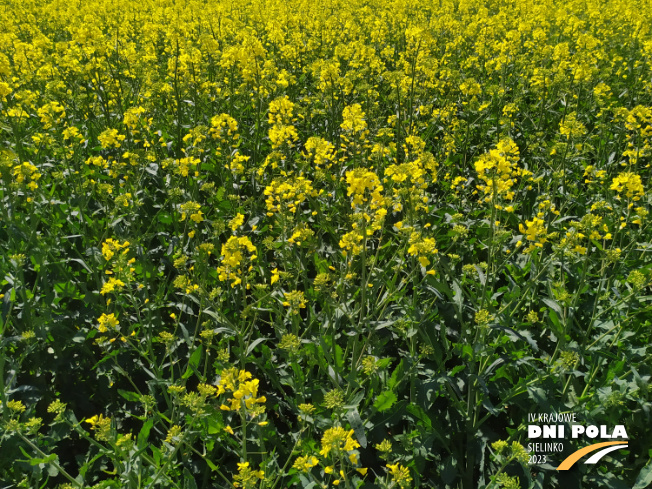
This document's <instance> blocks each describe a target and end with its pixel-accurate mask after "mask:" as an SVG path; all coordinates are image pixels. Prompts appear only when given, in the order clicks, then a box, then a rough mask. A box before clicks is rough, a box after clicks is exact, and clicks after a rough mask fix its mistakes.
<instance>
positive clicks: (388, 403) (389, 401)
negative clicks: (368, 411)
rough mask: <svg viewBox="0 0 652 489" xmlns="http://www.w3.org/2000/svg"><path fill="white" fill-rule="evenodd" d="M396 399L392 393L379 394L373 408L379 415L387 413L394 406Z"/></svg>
mask: <svg viewBox="0 0 652 489" xmlns="http://www.w3.org/2000/svg"><path fill="white" fill-rule="evenodd" d="M396 399H397V398H396V394H394V393H393V392H392V391H385V392H381V393H380V395H379V396H378V398H377V399H376V402H374V408H376V410H377V411H378V412H379V413H382V412H383V411H387V410H388V409H389V408H391V407H392V406H393V405H394V403H395V402H396Z"/></svg>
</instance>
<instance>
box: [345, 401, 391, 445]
mask: <svg viewBox="0 0 652 489" xmlns="http://www.w3.org/2000/svg"><path fill="white" fill-rule="evenodd" d="M381 395H382V394H381ZM394 397H395V398H396V396H394ZM390 407H391V406H390ZM346 419H347V420H348V421H349V424H350V425H351V428H352V429H353V431H354V432H355V437H356V438H357V439H358V443H360V446H361V447H362V448H367V436H366V435H365V432H364V424H363V423H362V419H361V418H360V413H359V412H358V410H357V409H356V408H353V409H352V410H350V411H349V412H348V413H346Z"/></svg>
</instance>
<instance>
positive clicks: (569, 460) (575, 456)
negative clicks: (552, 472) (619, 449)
mask: <svg viewBox="0 0 652 489" xmlns="http://www.w3.org/2000/svg"><path fill="white" fill-rule="evenodd" d="M626 444H627V442H623V441H605V442H602V443H594V444H593V445H589V446H588V447H584V448H580V449H579V450H578V451H576V452H574V453H571V454H570V455H569V456H568V457H566V459H565V460H564V461H563V462H562V463H560V464H559V467H557V470H568V469H570V468H571V467H572V466H573V465H574V464H575V462H577V461H578V460H579V459H581V458H582V457H583V456H584V455H586V454H587V453H591V452H594V451H595V450H597V449H599V448H602V447H608V446H611V445H626Z"/></svg>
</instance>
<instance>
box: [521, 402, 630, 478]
mask: <svg viewBox="0 0 652 489" xmlns="http://www.w3.org/2000/svg"><path fill="white" fill-rule="evenodd" d="M527 428H528V430H527V434H528V439H529V440H530V443H529V444H528V446H527V450H528V451H529V452H530V464H544V463H548V462H552V460H551V459H554V458H556V457H554V454H561V452H564V451H566V449H565V445H566V443H567V440H568V439H571V440H578V441H579V440H581V439H587V438H588V439H596V438H598V439H602V440H611V441H601V442H598V443H592V444H590V445H587V446H585V447H583V448H580V449H578V450H576V451H575V452H573V453H571V454H570V455H568V456H567V457H566V458H565V459H564V460H563V461H562V462H561V463H560V464H559V466H558V467H557V470H569V469H570V468H571V467H573V465H575V464H576V463H577V462H578V461H579V460H580V459H581V458H582V457H584V456H585V455H588V454H591V453H593V452H596V451H597V452H596V453H593V454H592V455H591V456H590V457H589V458H588V459H586V460H585V461H584V464H589V465H592V464H596V463H598V462H599V461H600V460H601V459H602V458H603V457H604V456H605V455H607V454H609V453H611V452H615V451H616V450H620V449H622V448H627V447H628V438H629V437H628V436H627V431H626V430H625V426H624V425H620V424H619V425H616V426H614V427H613V428H612V429H610V427H608V426H606V425H600V426H596V425H591V424H584V423H581V422H580V421H578V420H577V418H576V415H575V414H574V413H554V414H529V415H528V427H527ZM615 440H616V441H615ZM549 459H550V460H549Z"/></svg>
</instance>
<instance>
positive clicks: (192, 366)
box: [182, 345, 202, 379]
mask: <svg viewBox="0 0 652 489" xmlns="http://www.w3.org/2000/svg"><path fill="white" fill-rule="evenodd" d="M201 354H202V347H201V345H200V346H198V347H197V348H196V349H195V351H194V352H192V355H190V360H188V368H186V371H185V372H184V373H183V376H182V378H184V379H187V378H189V377H190V376H191V375H192V374H193V372H198V371H199V370H198V368H199V362H201Z"/></svg>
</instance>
